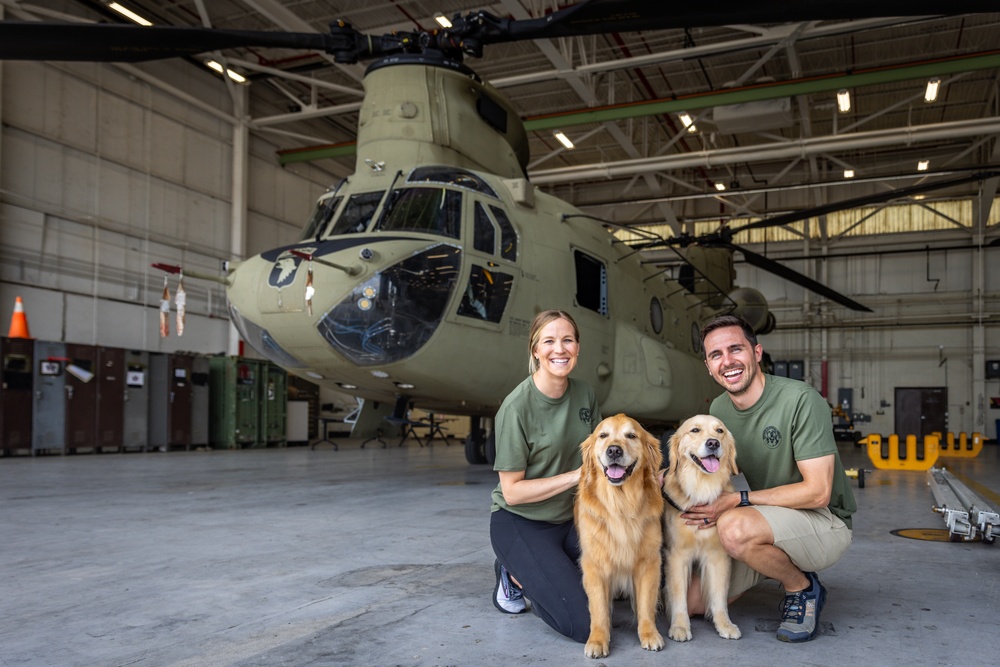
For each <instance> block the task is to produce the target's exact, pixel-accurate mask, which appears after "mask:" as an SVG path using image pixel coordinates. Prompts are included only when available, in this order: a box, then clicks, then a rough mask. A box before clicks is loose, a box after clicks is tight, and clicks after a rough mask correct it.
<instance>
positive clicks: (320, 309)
mask: <svg viewBox="0 0 1000 667" xmlns="http://www.w3.org/2000/svg"><path fill="white" fill-rule="evenodd" d="M366 88H367V90H368V94H367V96H366V99H365V103H364V106H363V109H362V112H361V120H360V125H359V140H358V163H357V170H356V172H355V173H354V174H353V175H352V176H351V177H350V178H348V179H347V180H346V181H345V182H344V183H341V184H340V185H339V186H338V187H337V188H336V189H334V190H332V191H330V192H328V193H327V194H326V195H324V196H323V197H321V198H320V200H319V202H318V203H317V206H316V210H315V214H314V216H313V218H312V220H311V221H310V223H309V225H308V226H307V228H306V230H305V231H304V233H303V236H302V239H301V241H300V242H298V243H295V244H292V245H289V246H285V247H282V248H276V249H274V250H270V251H268V252H264V253H261V254H260V255H257V256H255V257H251V258H249V259H247V260H246V261H244V262H242V263H241V264H240V265H239V266H238V267H237V268H236V270H235V271H234V272H233V274H232V276H231V277H230V283H231V284H230V287H229V290H228V296H229V301H230V309H231V314H232V317H233V321H234V323H235V324H236V325H237V327H238V328H239V329H240V332H241V335H242V336H243V337H244V339H245V340H246V341H247V342H249V343H250V345H251V346H253V347H254V348H255V349H256V350H257V351H258V352H260V353H261V354H263V355H265V356H267V357H268V358H270V359H271V360H272V361H274V362H275V363H277V364H279V365H281V366H283V367H285V368H287V369H288V370H289V371H291V372H293V373H296V374H299V375H301V376H303V377H306V378H308V379H310V380H312V381H314V382H317V383H319V384H326V385H328V386H331V387H332V388H335V389H337V390H338V391H342V392H346V393H350V394H354V395H357V396H361V397H363V398H366V399H370V400H375V401H386V402H393V401H395V400H396V399H398V398H399V397H400V396H405V397H408V398H409V399H410V400H411V401H412V403H413V405H415V406H417V407H421V408H423V409H426V410H430V411H434V412H445V413H451V414H470V415H490V416H491V415H492V414H493V413H494V412H495V411H496V409H497V407H498V406H499V404H500V402H501V401H502V400H503V398H504V397H505V396H506V395H507V393H508V392H509V391H510V390H511V389H512V388H513V387H514V386H515V385H516V384H517V383H518V382H520V381H521V380H522V379H523V378H524V377H525V376H526V374H527V368H528V357H529V351H528V329H529V326H530V323H531V320H532V318H533V317H534V316H535V314H536V313H537V312H539V311H540V310H544V309H548V308H559V309H563V310H566V311H568V312H570V313H571V314H572V315H573V317H574V319H575V320H576V321H577V324H578V326H579V328H580V334H581V354H580V360H579V363H578V366H577V370H576V371H575V375H576V376H577V377H580V378H581V379H583V380H585V381H587V382H589V383H590V384H592V385H593V386H594V388H595V390H596V391H597V395H598V400H599V401H600V404H601V406H602V411H604V412H607V413H609V414H610V413H612V412H615V411H624V412H628V413H629V414H632V415H633V416H635V417H637V418H641V419H646V420H649V421H663V422H670V421H678V420H680V419H682V418H684V417H686V416H688V415H690V414H692V413H695V412H704V411H705V410H706V409H707V407H708V402H709V401H710V400H711V398H712V397H714V396H715V395H717V394H718V393H719V391H720V390H719V388H718V387H717V386H716V385H715V384H714V383H713V382H712V381H711V379H710V378H709V376H708V373H707V372H706V371H705V367H704V365H703V361H702V358H701V354H700V350H699V340H698V335H697V332H698V327H699V326H700V323H701V320H703V319H704V318H705V317H707V316H708V315H710V314H713V313H714V312H717V309H716V308H712V307H710V305H709V304H706V303H705V302H703V301H700V300H699V299H697V298H696V297H695V296H694V295H692V294H691V293H690V291H689V290H688V289H685V288H684V287H683V286H681V285H680V284H679V283H678V282H676V281H674V280H669V279H666V278H665V277H664V276H663V275H662V274H661V273H660V272H659V270H657V269H656V268H654V267H652V266H649V265H646V264H643V263H642V262H641V260H640V255H639V254H638V253H637V252H635V251H634V250H633V249H631V248H629V247H628V246H627V245H625V244H623V243H621V242H620V241H618V240H617V239H616V238H615V236H614V235H613V234H611V233H610V232H609V231H608V230H607V229H605V228H604V226H602V225H601V224H600V223H598V222H595V221H594V220H592V219H590V218H588V217H586V216H583V215H581V214H580V212H579V211H578V210H577V209H575V208H574V207H572V206H570V205H569V204H567V203H566V202H563V201H562V200H559V199H557V198H554V197H551V196H549V195H547V194H544V193H542V192H539V191H537V190H536V189H535V188H534V187H533V186H532V185H531V183H530V182H529V181H528V180H527V179H526V177H525V175H524V174H525V172H524V169H525V164H526V161H527V150H526V146H527V142H526V137H525V135H524V131H523V127H522V126H521V123H520V120H519V119H518V118H517V116H516V114H514V112H513V110H512V109H511V108H510V107H509V105H508V104H507V103H506V101H505V100H504V99H503V98H502V97H501V96H500V95H499V94H498V93H497V92H496V91H495V90H493V89H492V88H491V87H490V86H488V84H485V83H483V82H481V81H479V80H478V79H477V78H476V77H475V76H474V75H471V73H470V72H469V71H467V70H465V69H464V68H454V67H441V66H435V65H426V64H410V63H392V64H390V65H388V66H386V65H382V66H380V67H377V68H373V69H372V70H370V72H369V74H368V75H367V77H366Z"/></svg>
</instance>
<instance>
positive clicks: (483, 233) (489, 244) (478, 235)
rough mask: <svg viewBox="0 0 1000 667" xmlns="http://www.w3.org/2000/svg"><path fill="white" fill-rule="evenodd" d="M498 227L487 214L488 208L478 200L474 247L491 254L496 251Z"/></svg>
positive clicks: (474, 226) (473, 237) (473, 239)
mask: <svg viewBox="0 0 1000 667" xmlns="http://www.w3.org/2000/svg"><path fill="white" fill-rule="evenodd" d="M496 237H497V228H496V225H494V224H493V221H492V220H490V216H488V215H487V214H486V209H484V208H483V205H482V204H480V203H479V202H476V216H475V220H474V224H473V236H472V247H473V248H474V249H476V250H478V251H479V252H485V253H488V254H490V255H492V254H493V253H495V252H496V250H495V248H496Z"/></svg>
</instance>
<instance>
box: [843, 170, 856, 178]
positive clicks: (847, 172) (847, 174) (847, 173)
mask: <svg viewBox="0 0 1000 667" xmlns="http://www.w3.org/2000/svg"><path fill="white" fill-rule="evenodd" d="M844 178H854V170H853V169H845V170H844Z"/></svg>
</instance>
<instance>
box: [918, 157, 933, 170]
mask: <svg viewBox="0 0 1000 667" xmlns="http://www.w3.org/2000/svg"><path fill="white" fill-rule="evenodd" d="M930 164H931V163H930V160H921V161H920V162H918V163H917V171H927V167H929V166H930Z"/></svg>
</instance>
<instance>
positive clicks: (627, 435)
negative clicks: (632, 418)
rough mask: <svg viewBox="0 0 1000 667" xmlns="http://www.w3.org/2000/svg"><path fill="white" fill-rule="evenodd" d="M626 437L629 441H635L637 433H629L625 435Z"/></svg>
mask: <svg viewBox="0 0 1000 667" xmlns="http://www.w3.org/2000/svg"><path fill="white" fill-rule="evenodd" d="M625 437H626V438H628V439H629V440H635V433H632V432H629V433H626V434H625Z"/></svg>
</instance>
